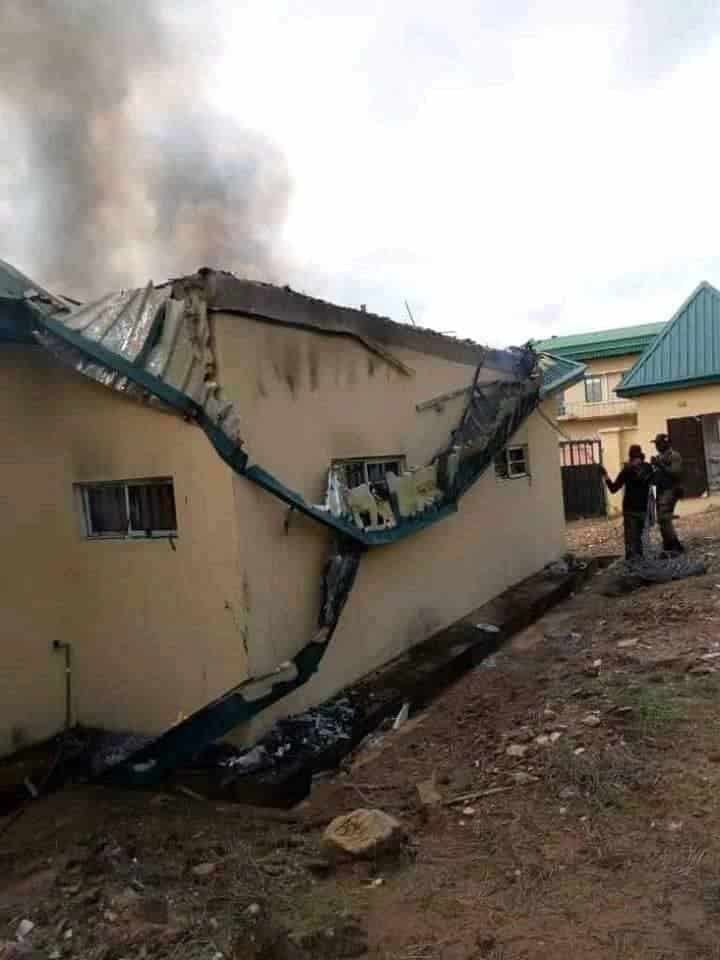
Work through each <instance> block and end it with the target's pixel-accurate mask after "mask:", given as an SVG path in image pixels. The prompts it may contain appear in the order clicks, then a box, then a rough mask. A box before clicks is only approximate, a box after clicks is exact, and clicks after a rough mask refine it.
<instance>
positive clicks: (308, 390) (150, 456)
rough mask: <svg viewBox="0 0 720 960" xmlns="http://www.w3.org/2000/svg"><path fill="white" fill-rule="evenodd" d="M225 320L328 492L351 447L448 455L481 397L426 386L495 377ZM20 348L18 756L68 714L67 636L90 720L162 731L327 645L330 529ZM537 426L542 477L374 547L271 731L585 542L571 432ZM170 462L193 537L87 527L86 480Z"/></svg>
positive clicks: (283, 429) (10, 481)
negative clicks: (569, 499)
mask: <svg viewBox="0 0 720 960" xmlns="http://www.w3.org/2000/svg"><path fill="white" fill-rule="evenodd" d="M219 321H220V322H219V323H218V324H217V330H216V334H217V340H218V346H219V354H220V366H221V378H222V381H223V382H224V384H225V385H226V389H227V392H228V394H229V395H230V396H232V397H234V398H235V399H236V400H237V403H238V408H239V409H240V410H241V411H242V415H243V422H244V424H245V431H246V438H247V441H248V449H249V452H250V454H251V458H252V459H255V460H257V461H258V462H260V463H262V465H263V466H265V467H267V468H268V469H271V470H273V471H274V472H276V473H277V475H278V477H279V478H280V479H281V480H283V481H284V482H286V483H289V484H291V485H294V486H296V487H297V489H299V490H300V491H301V492H303V493H305V494H306V495H307V496H308V498H309V499H317V500H320V499H321V498H322V496H323V494H324V486H325V471H326V468H327V465H328V463H329V462H330V460H331V459H333V458H334V457H349V456H363V455H367V456H371V455H383V454H397V453H404V454H406V455H407V457H408V462H409V463H410V464H411V465H418V464H421V463H423V462H425V461H427V460H428V459H429V458H430V457H431V456H432V454H434V453H435V452H436V451H437V450H438V449H439V448H441V447H442V446H444V444H445V443H446V442H447V438H448V434H449V431H450V429H451V427H453V426H454V425H455V424H456V423H457V421H458V417H459V415H460V412H461V410H462V406H463V402H464V399H463V397H459V398H457V399H455V400H451V401H449V402H448V403H446V405H445V407H444V409H443V410H442V411H441V412H436V411H435V410H434V409H428V410H426V411H424V412H421V413H419V412H418V411H417V410H416V409H415V405H416V403H420V402H423V401H427V400H430V399H432V398H433V397H435V396H437V395H438V394H441V393H445V392H448V391H451V390H453V389H457V388H458V387H461V386H465V385H468V384H469V383H470V382H471V381H472V377H473V374H474V368H473V367H472V366H471V365H463V364H454V363H448V362H446V361H443V360H440V359H438V358H436V357H432V356H425V355H422V354H418V353H414V352H412V351H408V350H398V351H397V354H398V356H400V358H401V359H402V360H403V362H404V363H406V364H407V365H408V366H410V367H412V368H413V369H414V370H415V371H416V376H414V377H407V376H405V375H404V374H402V373H400V372H398V371H397V370H396V369H395V368H393V367H392V366H388V365H387V364H386V363H385V362H384V361H383V360H382V359H380V358H379V357H377V356H375V355H373V354H371V353H369V352H368V351H367V350H366V349H365V348H364V347H362V346H361V345H358V344H355V343H354V342H353V341H349V340H347V339H344V338H343V339H340V338H331V337H325V336H318V335H316V334H311V333H305V332H297V331H292V330H287V329H282V328H273V327H267V326H264V325H261V324H256V323H251V322H246V321H242V319H240V318H219ZM0 365H1V366H0V375H1V376H2V377H3V382H4V384H5V395H6V398H7V400H6V404H5V406H4V409H3V412H2V414H0V450H2V459H3V481H4V482H3V490H2V498H1V499H0V514H1V516H0V522H2V529H3V534H4V540H5V547H6V557H9V558H12V562H6V564H5V566H4V569H3V580H2V589H3V590H4V602H3V609H4V611H5V615H4V620H3V646H2V654H0V704H2V711H1V712H0V752H7V751H8V750H10V749H12V748H13V747H15V746H18V745H20V743H21V741H23V742H29V741H32V740H36V739H38V738H41V737H43V736H47V735H49V734H51V733H53V732H55V731H56V730H58V729H59V728H60V727H61V725H62V722H63V717H64V678H63V662H62V657H61V656H60V655H58V654H57V653H54V652H53V651H52V649H51V647H52V643H53V641H54V640H60V641H62V642H66V641H69V642H71V643H72V650H73V719H74V720H76V721H79V722H82V723H85V724H90V725H95V724H97V725H101V726H105V727H108V728H112V729H123V728H124V729H132V730H136V731H146V732H157V731H160V730H162V729H164V728H166V727H167V726H168V725H170V724H171V723H173V722H174V721H175V720H176V718H177V716H178V714H179V713H180V712H182V713H186V714H187V713H190V712H192V711H193V710H194V709H197V708H198V707H199V706H201V705H203V704H205V703H206V702H207V701H208V700H210V699H212V698H213V697H215V696H217V695H218V694H220V693H222V692H223V691H225V690H226V689H227V688H228V687H230V686H232V685H235V684H237V683H239V682H241V681H242V680H243V679H244V678H245V677H246V676H247V675H248V672H252V673H254V674H257V673H261V672H263V671H264V670H265V669H270V668H273V667H275V666H276V665H277V664H278V663H279V662H280V661H281V660H283V659H285V658H286V657H288V656H291V655H293V654H294V653H296V652H297V651H298V650H299V649H300V647H302V646H303V645H304V644H305V643H306V642H307V640H308V639H309V637H310V636H311V635H312V633H313V632H314V628H315V624H316V620H317V614H318V608H319V602H320V591H321V574H322V567H323V564H324V562H325V560H326V558H327V556H328V553H329V551H330V549H331V542H332V541H331V535H330V534H329V532H328V531H326V530H325V529H324V528H321V527H320V526H319V525H317V524H315V523H313V522H311V521H309V520H307V519H304V518H302V517H299V516H298V515H296V514H293V516H292V517H291V518H290V523H289V526H288V527H287V532H286V520H287V511H286V509H285V508H284V507H283V506H282V504H280V503H279V502H278V501H276V500H275V499H274V498H272V497H271V496H270V495H269V494H267V493H265V492H264V491H263V490H260V489H259V488H257V487H255V486H253V485H252V484H251V483H250V482H248V481H247V480H245V479H243V478H240V477H237V476H234V475H233V474H232V473H231V472H230V471H229V470H228V469H227V468H226V467H225V466H224V464H223V463H222V462H221V461H220V459H219V458H218V457H217V455H216V454H215V453H214V451H213V450H212V448H211V446H210V444H209V443H208V441H207V440H206V438H205V437H204V435H203V434H202V433H201V431H200V430H198V429H197V428H195V427H192V426H190V425H188V424H185V423H184V422H183V421H182V420H180V419H178V418H176V417H174V416H172V415H167V414H163V413H160V412H158V411H157V410H152V409H147V408H145V407H143V406H140V405H138V404H135V403H133V402H131V401H128V400H126V399H125V398H124V397H122V396H120V395H118V394H116V393H113V392H111V391H109V390H106V389H105V388H103V387H100V386H98V385H96V384H93V383H91V382H90V381H88V380H86V379H84V378H82V377H80V376H79V375H75V374H74V373H72V372H71V371H68V370H66V369H65V368H63V367H61V366H59V365H58V364H56V362H55V361H54V360H53V359H52V358H51V357H50V355H49V354H47V353H46V352H45V351H43V350H41V349H40V348H28V347H15V346H4V347H3V350H2V351H0ZM552 406H553V405H552V404H550V405H548V411H550V409H551V408H552ZM515 439H516V442H525V441H527V442H528V443H529V446H530V459H531V469H532V478H531V479H527V478H525V479H517V480H512V481H498V480H497V479H496V478H495V475H494V472H493V471H492V470H490V471H488V473H487V474H486V475H485V476H484V477H483V478H482V479H481V481H480V482H479V483H478V484H477V485H476V486H475V487H474V488H473V490H471V492H470V493H469V494H468V495H467V496H466V498H465V499H464V500H463V502H462V504H461V507H460V513H459V514H458V515H457V516H454V517H451V518H449V519H447V520H445V521H443V522H441V523H439V524H438V525H436V526H434V527H432V528H429V529H428V530H426V531H425V532H423V533H421V534H418V535H417V536H415V537H411V538H408V539H407V540H405V541H402V542H400V543H398V544H396V545H393V546H389V547H382V548H375V549H373V550H371V551H370V552H368V554H367V555H366V556H365V557H364V559H363V563H362V565H361V571H360V574H359V577H358V581H357V585H356V589H355V590H354V591H353V593H352V595H351V597H350V600H349V602H348V606H347V608H346V610H345V613H344V615H343V618H342V620H341V624H340V627H339V629H338V631H337V633H336V636H335V638H334V640H333V643H332V648H331V650H330V652H329V654H328V656H327V658H326V660H325V661H324V662H323V665H322V667H321V670H320V671H319V673H318V674H317V676H316V677H315V678H314V679H313V680H312V681H311V683H310V684H308V685H307V686H306V687H305V688H303V689H301V690H299V691H297V692H296V694H294V695H293V696H292V697H290V698H287V699H286V700H284V701H282V702H281V703H279V704H278V705H276V707H275V708H274V711H273V712H272V713H268V714H267V715H264V716H263V718H262V719H261V721H260V723H259V724H256V725H255V728H254V729H255V730H257V729H259V728H260V727H261V726H266V725H267V724H268V723H269V722H270V721H271V719H272V718H273V717H274V716H278V715H282V714H284V713H287V712H288V711H291V710H297V709H300V708H301V707H303V706H306V705H308V704H310V703H316V702H318V701H320V700H322V699H324V698H325V697H327V696H329V695H331V694H332V693H334V692H335V691H337V690H338V689H340V688H341V687H342V686H344V685H345V684H347V683H349V682H351V681H352V680H354V679H356V678H358V677H359V676H361V675H363V674H364V673H366V672H367V671H368V670H370V669H372V668H373V667H375V666H378V665H379V664H381V663H383V662H385V661H386V660H387V659H388V658H389V657H390V656H393V655H395V654H397V653H399V652H401V651H403V650H405V649H407V648H408V647H410V646H412V645H414V644H415V643H418V642H419V641H421V640H423V639H425V638H426V637H427V636H429V635H430V634H431V633H433V632H434V631H435V630H437V629H439V628H441V627H443V626H445V625H447V624H449V623H450V622H452V621H453V620H455V619H456V618H458V617H460V616H462V615H463V614H465V613H467V612H468V611H469V610H470V609H472V608H473V607H476V606H478V605H479V604H482V603H483V602H484V601H486V600H488V599H489V598H491V597H492V596H494V595H496V594H497V593H498V592H500V591H501V590H502V589H504V588H505V587H507V586H508V585H509V584H511V583H513V582H515V581H517V580H519V579H521V578H522V577H524V576H527V575H529V574H530V573H532V572H533V571H534V570H537V569H538V568H539V567H541V566H542V565H543V564H544V563H546V562H548V561H549V560H551V559H554V558H555V557H557V556H558V555H559V554H560V553H561V552H562V551H563V549H564V526H563V521H562V500H561V491H560V473H559V464H558V458H557V448H556V442H555V440H556V438H555V436H554V434H553V431H552V429H551V427H549V426H548V424H547V423H546V422H545V421H544V420H542V419H541V418H540V417H538V416H533V417H532V418H531V419H530V421H529V422H528V424H527V425H526V426H525V427H523V428H522V430H521V432H520V433H519V435H518V437H516V438H515ZM168 475H169V476H172V477H173V480H174V484H175V493H176V501H177V511H178V529H179V536H178V539H177V541H176V550H172V548H171V546H170V544H169V543H168V542H167V541H160V540H157V541H122V540H113V541H89V540H87V539H85V538H84V537H83V536H82V534H81V528H80V520H79V514H78V510H77V503H76V498H75V494H74V488H73V485H74V484H77V483H81V482H84V481H85V482H87V481H102V480H121V479H134V478H141V477H153V476H168ZM240 735H244V736H245V737H247V736H251V735H252V730H248V729H246V730H244V731H240Z"/></svg>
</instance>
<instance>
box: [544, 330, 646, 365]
mask: <svg viewBox="0 0 720 960" xmlns="http://www.w3.org/2000/svg"><path fill="white" fill-rule="evenodd" d="M664 327H665V324H664V323H642V324H639V325H637V326H634V327H616V328H615V329H614V330H596V331H594V332H593V333H574V334H572V335H570V336H567V337H550V339H549V340H538V341H535V342H534V343H533V347H534V348H535V350H537V351H538V352H541V351H542V352H547V353H552V354H554V356H556V357H565V358H566V359H568V360H595V359H598V358H600V357H619V356H622V355H623V354H625V353H642V351H643V350H645V349H646V348H647V347H648V346H649V345H650V344H651V343H652V341H653V340H654V339H655V337H656V336H657V335H658V334H659V333H661V332H662V330H663V328H664Z"/></svg>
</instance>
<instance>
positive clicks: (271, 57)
mask: <svg viewBox="0 0 720 960" xmlns="http://www.w3.org/2000/svg"><path fill="white" fill-rule="evenodd" d="M225 35H226V44H227V46H226V50H225V51H224V56H223V58H222V62H221V63H220V64H218V70H217V75H216V77H215V78H214V91H213V97H214V98H215V100H216V103H217V104H218V105H220V106H221V107H222V108H223V109H226V110H228V111H229V112H238V113H240V114H241V116H242V119H243V122H244V123H246V124H247V125H249V126H250V127H252V128H255V129H257V130H260V131H262V133H263V134H264V135H265V136H267V137H269V138H270V139H271V140H272V141H273V142H275V143H276V144H277V145H278V146H279V147H280V149H281V150H283V151H284V153H285V156H286V159H287V164H288V168H289V171H290V176H291V179H292V191H291V195H290V200H289V205H288V213H287V220H286V223H285V228H284V231H283V233H282V238H281V239H282V243H283V244H284V246H285V248H286V253H287V255H288V258H289V262H290V264H291V269H290V273H291V277H290V280H291V282H292V283H293V285H297V286H299V287H301V288H305V289H309V290H310V291H311V292H318V293H319V294H320V295H322V296H326V297H329V298H330V299H336V300H339V301H341V302H343V303H348V304H353V305H357V304H360V303H366V304H367V307H368V309H369V310H373V311H377V312H380V313H385V314H388V315H390V316H392V317H394V318H396V319H403V318H404V317H405V315H406V314H405V306H404V301H405V300H407V301H408V303H409V304H410V307H411V309H412V312H413V314H414V317H415V320H416V321H417V322H418V323H419V324H422V325H427V326H432V327H435V328H437V329H440V330H446V331H454V332H456V333H457V334H458V335H461V336H469V337H472V338H474V339H478V340H480V341H482V342H488V343H491V344H493V345H500V344H505V343H510V342H513V343H519V342H523V341H524V340H527V339H528V338H530V337H546V336H551V335H553V334H562V333H571V332H579V331H583V330H592V329H601V328H605V327H615V326H622V325H627V324H634V323H650V322H655V321H660V320H665V319H667V318H668V317H669V316H670V315H671V314H672V313H673V312H674V311H675V309H676V308H677V307H678V306H679V305H680V303H681V302H682V301H683V300H684V299H685V297H686V296H687V295H688V294H689V293H690V292H691V290H692V289H693V288H694V287H695V286H696V285H697V284H698V283H699V282H700V281H701V280H704V279H705V280H709V281H710V282H715V283H717V284H718V285H720V249H718V244H717V240H716V235H715V234H716V231H715V224H716V221H717V219H718V217H717V214H718V207H719V205H720V199H719V197H720V194H719V193H718V191H717V190H716V189H715V188H716V184H717V182H718V175H719V173H720V163H719V161H720V155H719V154H720V139H719V135H718V133H717V132H716V129H715V128H716V125H715V118H714V106H715V100H716V96H717V92H718V91H719V90H720V6H719V5H718V4H716V3H711V2H704V0H683V2H680V0H602V2H595V0H567V2H564V0H558V2H555V0H539V2H537V3H521V2H516V0H495V2H487V0H475V2H466V0H446V2H444V3H437V2H436V0H433V2H429V0H386V2H384V3H376V2H373V0H362V2H358V3H355V2H352V0H326V2H323V0H302V2H298V3H295V2H279V0H261V2H257V3H254V2H250V3H241V4H237V5H236V6H234V8H233V12H232V13H231V14H230V15H229V17H228V20H227V22H226V31H225Z"/></svg>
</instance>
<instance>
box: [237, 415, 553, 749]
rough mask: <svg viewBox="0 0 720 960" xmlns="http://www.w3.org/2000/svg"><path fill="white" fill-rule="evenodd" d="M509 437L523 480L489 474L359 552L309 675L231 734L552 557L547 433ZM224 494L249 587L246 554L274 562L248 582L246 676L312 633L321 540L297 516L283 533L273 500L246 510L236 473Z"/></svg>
mask: <svg viewBox="0 0 720 960" xmlns="http://www.w3.org/2000/svg"><path fill="white" fill-rule="evenodd" d="M549 406H550V405H549V404H545V406H544V410H545V412H546V413H548V412H549ZM515 439H516V441H517V442H518V443H524V442H527V443H528V446H529V450H530V461H531V469H532V478H531V479H528V478H525V479H517V480H511V481H499V480H497V479H496V477H495V474H494V471H493V470H492V469H491V470H489V471H488V472H487V473H485V475H484V476H483V477H482V478H481V479H480V480H479V482H478V483H477V484H476V485H475V486H474V487H473V488H472V489H471V490H470V492H469V493H468V494H467V495H466V496H465V497H464V498H463V500H462V503H461V507H460V512H459V513H458V514H456V515H454V516H451V517H448V518H446V519H445V520H443V522H442V523H438V524H436V525H434V526H432V527H429V528H428V529H427V530H425V531H423V532H421V533H418V534H417V535H416V536H414V537H410V538H408V539H407V540H403V541H400V542H398V543H396V544H391V545H388V546H386V547H382V548H378V549H373V550H370V551H369V552H368V553H366V554H365V556H364V557H363V559H362V562H361V564H360V570H359V573H358V577H357V581H356V584H355V587H354V588H353V591H352V593H351V594H350V598H349V600H348V603H347V606H346V608H345V610H344V612H343V615H342V617H341V619H340V624H339V626H338V629H337V631H336V634H335V636H334V638H333V641H332V643H331V644H330V647H329V649H328V652H327V654H326V655H325V658H324V660H323V663H322V667H321V670H320V671H319V672H318V673H317V674H316V675H315V677H313V679H312V680H310V682H309V683H308V684H307V685H306V686H304V687H302V688H301V689H299V690H297V691H296V692H295V693H293V694H291V695H290V696H289V697H287V698H285V699H284V700H283V701H282V702H280V703H278V704H276V705H275V706H274V707H271V708H270V709H269V710H267V711H266V712H265V713H263V715H262V716H261V717H258V719H257V721H255V722H254V723H253V724H252V726H251V728H250V729H247V730H239V731H238V738H239V739H243V740H247V741H250V740H252V739H254V738H255V737H256V736H257V735H258V734H259V733H260V732H261V731H262V730H264V729H266V728H267V727H268V726H269V725H270V723H271V722H272V720H273V719H275V718H277V717H279V716H283V715H285V714H287V713H292V712H295V711H297V710H301V709H303V708H305V707H307V706H310V705H313V704H316V703H319V702H322V701H323V700H324V699H326V698H327V697H329V696H331V695H332V694H333V693H335V692H337V691H338V690H340V689H341V688H342V687H343V686H344V685H346V684H347V683H349V682H351V681H352V680H354V679H357V678H359V677H361V676H362V675H363V674H365V673H367V672H368V671H369V670H372V669H373V668H375V667H377V666H379V665H381V664H382V663H384V662H386V661H387V660H388V659H390V658H391V657H393V656H396V655H397V654H399V653H401V652H403V651H404V650H406V649H407V648H408V647H411V646H413V645H414V644H416V643H419V642H421V641H422V640H424V639H426V638H427V637H428V636H430V635H431V634H433V633H434V632H435V631H437V630H439V629H441V628H442V627H445V626H447V625H449V624H450V623H452V622H454V621H455V620H456V619H458V618H459V617H461V616H463V615H465V614H466V613H468V612H469V611H470V610H472V609H473V608H475V607H477V606H480V605H481V604H483V603H484V602H486V601H487V600H490V599H491V598H492V597H494V596H496V595H497V594H498V593H500V592H501V591H502V590H504V589H505V588H507V587H508V586H510V585H511V584H513V583H516V582H517V581H518V580H521V579H522V578H524V577H526V576H529V575H530V574H532V573H534V572H535V571H537V570H539V569H540V568H541V567H543V566H544V565H545V564H546V563H548V562H549V561H551V560H554V559H556V558H557V557H558V556H560V555H561V554H562V552H563V551H564V549H565V524H564V518H563V506H562V490H561V484H560V469H559V464H558V458H557V441H556V437H555V434H554V431H553V430H552V428H551V427H550V426H549V424H548V423H547V421H546V420H544V419H543V418H542V417H540V416H539V415H538V414H533V415H532V416H531V417H530V419H529V420H528V421H527V423H526V425H525V426H523V427H522V428H521V429H520V431H519V432H518V434H517V435H516V437H515ZM235 495H236V502H237V508H238V511H239V516H240V517H242V518H245V519H244V520H243V522H244V523H247V522H248V521H247V518H250V517H252V520H251V521H250V523H251V530H252V536H251V537H249V538H248V539H247V540H246V539H245V538H243V537H241V538H240V540H239V550H240V555H241V557H242V558H243V559H242V561H241V563H242V564H243V565H244V566H245V567H246V569H247V570H248V571H249V576H250V580H251V582H253V581H254V572H255V571H254V567H253V561H252V557H253V555H257V554H260V555H262V556H265V557H270V556H272V557H274V560H273V561H272V585H271V586H270V584H269V583H268V582H267V581H265V582H263V583H261V584H260V586H259V590H260V597H258V603H257V607H256V608H255V611H254V613H253V615H252V616H251V617H250V620H249V626H250V631H251V632H250V637H251V643H250V649H251V651H252V669H253V670H255V669H257V668H259V666H260V665H262V666H263V667H267V666H268V665H269V664H270V662H271V661H273V660H274V663H278V662H279V661H280V660H282V659H283V658H284V657H285V656H287V655H288V654H289V653H291V652H293V651H294V650H296V649H297V648H298V646H299V645H301V644H302V642H303V637H306V636H307V635H308V633H309V631H311V630H312V628H313V625H314V622H315V617H316V616H317V605H316V602H315V601H314V597H313V596H308V593H307V591H303V590H302V589H301V588H299V587H300V585H301V584H303V583H304V582H306V580H310V582H313V583H317V582H318V578H319V571H320V569H321V565H322V560H323V557H324V556H325V551H326V550H327V541H328V535H327V534H326V532H325V531H323V530H321V529H320V528H318V527H316V526H315V525H313V524H311V523H310V521H307V520H301V521H300V520H299V521H298V522H297V523H295V521H293V523H291V525H290V529H289V531H288V534H287V535H285V533H284V532H283V529H282V511H281V510H280V509H278V508H277V507H275V505H273V506H272V507H268V510H267V512H266V513H265V514H264V515H263V516H262V517H260V516H259V515H257V514H256V513H255V507H256V506H257V502H256V498H257V497H258V496H261V495H262V494H261V492H258V491H257V490H254V489H253V488H252V487H251V486H250V485H249V484H246V483H243V481H242V479H241V478H237V479H236V480H235ZM261 544H267V548H266V549H261V547H260V545H261ZM263 598H264V599H263ZM256 664H257V665H258V667H256Z"/></svg>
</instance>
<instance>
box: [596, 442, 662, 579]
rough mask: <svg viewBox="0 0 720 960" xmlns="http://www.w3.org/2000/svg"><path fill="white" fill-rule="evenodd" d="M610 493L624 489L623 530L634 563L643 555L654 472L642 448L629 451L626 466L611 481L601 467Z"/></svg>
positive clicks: (629, 558)
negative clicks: (643, 542)
mask: <svg viewBox="0 0 720 960" xmlns="http://www.w3.org/2000/svg"><path fill="white" fill-rule="evenodd" d="M600 471H601V473H602V475H603V478H604V479H605V483H606V484H607V488H608V490H609V491H610V493H617V492H618V490H620V489H621V488H624V491H625V492H624V493H623V527H624V531H625V559H626V560H632V559H633V558H635V557H641V556H642V554H643V545H642V535H643V530H644V529H645V522H646V520H647V508H648V500H649V498H650V484H651V483H652V478H653V468H652V467H651V466H650V464H649V463H646V462H645V454H644V453H643V452H642V449H641V448H640V446H639V445H638V444H636V443H634V444H633V445H632V446H631V447H630V449H629V450H628V459H627V462H626V463H624V464H623V468H622V470H621V471H620V473H619V474H618V475H617V477H616V478H615V480H611V479H610V477H609V476H608V472H607V470H606V469H605V467H600Z"/></svg>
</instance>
